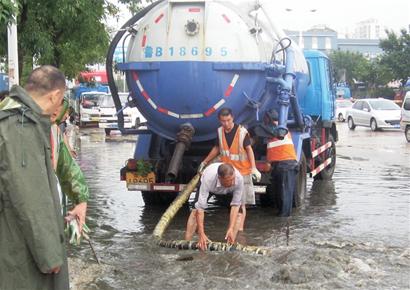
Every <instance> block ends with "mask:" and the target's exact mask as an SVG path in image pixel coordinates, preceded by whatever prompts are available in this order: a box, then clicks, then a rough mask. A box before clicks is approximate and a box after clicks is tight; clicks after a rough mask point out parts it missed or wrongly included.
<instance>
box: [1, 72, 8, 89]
mask: <svg viewBox="0 0 410 290" xmlns="http://www.w3.org/2000/svg"><path fill="white" fill-rule="evenodd" d="M8 90H9V77H8V75H7V74H5V73H0V92H2V91H8Z"/></svg>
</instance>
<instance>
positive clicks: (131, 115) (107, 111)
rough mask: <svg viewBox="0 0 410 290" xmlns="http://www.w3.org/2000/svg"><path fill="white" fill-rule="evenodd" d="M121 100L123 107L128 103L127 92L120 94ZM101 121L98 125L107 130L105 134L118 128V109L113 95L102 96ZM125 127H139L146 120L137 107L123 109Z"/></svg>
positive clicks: (100, 104) (100, 106)
mask: <svg viewBox="0 0 410 290" xmlns="http://www.w3.org/2000/svg"><path fill="white" fill-rule="evenodd" d="M118 95H119V97H120V100H121V105H122V107H125V105H126V103H127V97H128V94H127V93H119V94H118ZM99 109H100V122H99V124H98V127H100V128H103V129H104V130H105V134H107V135H109V134H110V132H111V130H117V129H118V118H117V110H116V108H115V104H114V100H113V99H112V96H111V95H107V96H106V97H104V98H102V99H101V100H100V103H99ZM123 115H124V128H127V129H129V128H138V127H139V126H140V124H141V123H143V122H146V120H145V118H144V117H143V116H142V115H141V113H140V112H139V111H138V109H137V108H130V107H127V108H125V109H124V110H123Z"/></svg>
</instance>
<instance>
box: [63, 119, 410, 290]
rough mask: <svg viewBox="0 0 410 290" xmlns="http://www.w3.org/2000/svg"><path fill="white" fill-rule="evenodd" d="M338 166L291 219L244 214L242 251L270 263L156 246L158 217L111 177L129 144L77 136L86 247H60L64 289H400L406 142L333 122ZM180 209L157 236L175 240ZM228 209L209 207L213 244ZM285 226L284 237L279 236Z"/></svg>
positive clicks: (98, 134)
mask: <svg viewBox="0 0 410 290" xmlns="http://www.w3.org/2000/svg"><path fill="white" fill-rule="evenodd" d="M338 130H339V139H340V140H339V142H338V143H337V167H336V171H335V174H334V177H333V180H331V181H315V182H312V181H311V180H310V179H308V180H309V181H308V194H307V196H306V198H305V203H304V205H303V206H302V208H300V209H298V210H296V211H294V213H293V216H292V218H290V219H285V218H279V217H276V216H275V213H274V211H273V209H272V210H270V209H269V208H260V207H257V208H252V209H250V210H249V211H248V217H247V224H246V226H245V232H244V233H243V234H241V235H240V236H239V237H238V239H239V240H240V241H241V242H242V243H247V244H249V245H257V246H263V247H268V248H271V249H272V255H270V256H256V255H250V254H245V253H238V252H229V253H226V252H198V251H183V250H175V249H167V248H160V247H158V246H156V245H155V244H153V243H152V240H151V233H152V231H153V229H154V227H155V225H156V223H157V222H158V220H159V218H160V216H161V215H162V212H163V211H164V209H161V208H155V209H147V208H145V207H144V203H143V201H142V198H141V194H140V193H139V192H134V191H127V190H126V187H125V183H124V182H121V181H119V169H120V168H121V167H122V166H123V164H124V162H125V160H127V159H128V158H129V157H131V156H132V155H133V152H134V147H135V145H134V140H135V136H127V137H121V136H119V135H114V136H111V137H109V138H106V137H105V136H104V134H103V132H102V131H98V130H96V129H87V130H83V131H82V136H81V152H80V154H79V163H80V165H81V167H82V169H83V170H84V173H85V175H86V177H87V181H88V184H89V186H90V189H91V200H90V202H89V209H88V222H87V223H88V225H89V227H90V228H91V229H92V231H93V232H92V234H91V237H92V243H93V245H94V248H95V250H96V252H97V255H98V258H99V259H100V261H101V265H98V264H97V263H96V262H95V260H94V258H93V255H92V252H91V250H90V248H89V247H88V244H87V243H84V244H82V246H81V248H80V249H78V248H77V249H73V248H70V249H69V255H70V262H71V268H72V269H73V274H72V277H71V279H72V281H73V283H72V288H73V289H335V288H339V289H355V288H362V289H409V288H410V278H409V277H410V187H409V182H410V144H408V143H407V142H406V140H405V138H404V134H403V133H402V132H399V131H387V132H371V131H370V130H369V129H367V128H356V130H355V131H349V129H348V128H347V125H346V124H345V123H339V124H338ZM187 216H188V210H187V209H182V210H181V212H179V213H178V215H177V217H176V218H175V219H174V220H173V222H172V224H171V225H170V227H169V228H168V230H167V231H166V234H165V238H167V239H182V238H183V233H184V228H185V222H186V218H187ZM227 223H228V209H226V208H223V207H218V206H214V207H212V208H211V210H210V211H209V212H208V213H207V214H206V216H205V226H206V233H207V235H208V237H209V238H210V239H211V240H214V241H222V240H223V238H224V234H225V230H226V226H227ZM287 227H288V228H289V235H287V234H286V231H287Z"/></svg>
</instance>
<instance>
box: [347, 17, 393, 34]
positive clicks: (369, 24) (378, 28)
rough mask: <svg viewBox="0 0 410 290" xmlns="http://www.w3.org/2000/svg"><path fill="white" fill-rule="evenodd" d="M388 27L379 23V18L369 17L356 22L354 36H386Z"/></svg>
mask: <svg viewBox="0 0 410 290" xmlns="http://www.w3.org/2000/svg"><path fill="white" fill-rule="evenodd" d="M386 29H387V27H385V26H382V25H381V24H379V21H378V20H377V19H367V20H364V21H360V22H358V23H356V27H355V29H354V33H353V35H352V38H356V39H380V38H385V37H386V33H385V30H386Z"/></svg>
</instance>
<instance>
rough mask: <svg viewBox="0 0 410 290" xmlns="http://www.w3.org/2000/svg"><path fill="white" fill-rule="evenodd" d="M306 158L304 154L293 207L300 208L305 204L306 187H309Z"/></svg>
mask: <svg viewBox="0 0 410 290" xmlns="http://www.w3.org/2000/svg"><path fill="white" fill-rule="evenodd" d="M306 166H307V165H306V157H305V154H304V153H303V152H302V155H301V156H300V161H299V171H298V175H297V177H296V187H295V192H294V194H293V207H296V208H298V207H300V206H301V205H302V203H303V199H304V198H305V196H306V192H307V189H306V185H307V176H306Z"/></svg>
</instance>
